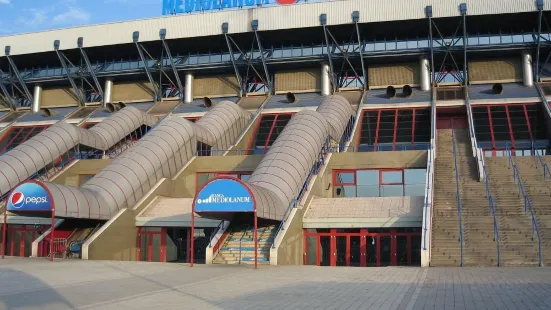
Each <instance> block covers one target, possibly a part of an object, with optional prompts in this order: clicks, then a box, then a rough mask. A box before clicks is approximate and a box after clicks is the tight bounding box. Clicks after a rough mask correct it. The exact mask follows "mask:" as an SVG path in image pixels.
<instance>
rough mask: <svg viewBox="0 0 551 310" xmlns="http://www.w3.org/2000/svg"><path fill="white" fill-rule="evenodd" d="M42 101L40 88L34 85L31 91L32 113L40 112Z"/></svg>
mask: <svg viewBox="0 0 551 310" xmlns="http://www.w3.org/2000/svg"><path fill="white" fill-rule="evenodd" d="M41 99H42V86H40V85H35V86H34V91H33V101H32V107H31V109H32V111H33V113H38V112H40V102H41Z"/></svg>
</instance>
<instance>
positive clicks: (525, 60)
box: [522, 51, 534, 87]
mask: <svg viewBox="0 0 551 310" xmlns="http://www.w3.org/2000/svg"><path fill="white" fill-rule="evenodd" d="M522 80H523V82H524V86H526V87H532V86H534V72H533V70H532V55H531V54H530V52H528V51H524V52H522Z"/></svg>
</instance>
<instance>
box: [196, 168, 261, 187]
mask: <svg viewBox="0 0 551 310" xmlns="http://www.w3.org/2000/svg"><path fill="white" fill-rule="evenodd" d="M196 176H197V184H196V185H197V186H196V190H199V189H200V188H201V187H202V186H203V185H205V183H207V182H208V181H210V180H212V179H214V178H217V177H220V176H228V177H232V178H236V179H239V180H241V181H243V182H246V181H247V180H248V179H249V178H250V177H251V172H236V171H231V172H197V174H196Z"/></svg>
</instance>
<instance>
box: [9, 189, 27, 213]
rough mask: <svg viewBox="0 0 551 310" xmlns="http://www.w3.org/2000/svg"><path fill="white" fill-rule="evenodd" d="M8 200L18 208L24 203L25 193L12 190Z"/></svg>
mask: <svg viewBox="0 0 551 310" xmlns="http://www.w3.org/2000/svg"><path fill="white" fill-rule="evenodd" d="M10 202H11V204H12V205H13V207H14V208H16V209H19V208H21V207H23V205H24V204H25V195H23V193H20V192H14V193H13V194H12V195H11V199H10Z"/></svg>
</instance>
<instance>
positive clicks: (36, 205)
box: [7, 182, 52, 211]
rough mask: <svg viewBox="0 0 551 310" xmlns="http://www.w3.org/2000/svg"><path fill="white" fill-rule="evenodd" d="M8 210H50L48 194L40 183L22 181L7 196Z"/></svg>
mask: <svg viewBox="0 0 551 310" xmlns="http://www.w3.org/2000/svg"><path fill="white" fill-rule="evenodd" d="M7 210H8V211H51V210H52V204H51V201H50V195H49V194H48V192H47V191H46V190H45V189H44V187H42V186H41V185H40V184H38V183H35V182H28V183H23V184H20V185H19V186H17V187H16V188H14V189H13V191H12V192H11V194H10V196H9V197H8V209H7Z"/></svg>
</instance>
